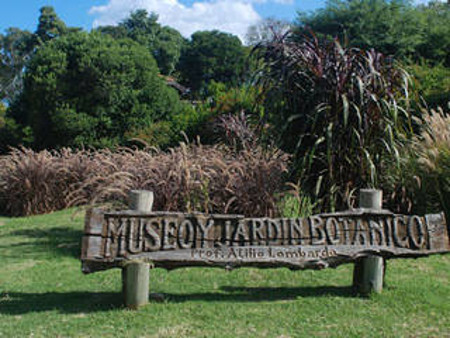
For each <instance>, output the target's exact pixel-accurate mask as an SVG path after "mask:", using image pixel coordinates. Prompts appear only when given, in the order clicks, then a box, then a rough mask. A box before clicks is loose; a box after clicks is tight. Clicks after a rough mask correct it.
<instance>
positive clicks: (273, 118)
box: [256, 35, 415, 210]
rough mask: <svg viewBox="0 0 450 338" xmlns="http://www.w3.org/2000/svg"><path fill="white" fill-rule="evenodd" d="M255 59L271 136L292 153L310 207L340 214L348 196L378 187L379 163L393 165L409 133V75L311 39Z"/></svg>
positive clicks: (367, 55)
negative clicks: (311, 202)
mask: <svg viewBox="0 0 450 338" xmlns="http://www.w3.org/2000/svg"><path fill="white" fill-rule="evenodd" d="M256 52H259V53H260V55H261V57H262V58H263V59H264V60H265V61H266V66H265V68H263V69H262V70H261V72H260V76H261V78H260V84H261V85H262V86H263V87H264V88H265V91H266V101H265V104H266V108H265V112H266V116H265V119H266V120H267V121H268V122H269V124H270V129H269V133H270V135H272V137H275V138H278V144H279V145H280V146H281V147H282V149H284V150H285V151H288V152H290V153H293V154H295V158H296V163H297V164H296V168H297V175H298V176H299V177H300V178H301V180H302V189H304V191H305V193H307V194H309V195H310V196H312V197H314V201H315V202H316V203H317V204H316V205H317V207H319V208H321V210H324V209H331V210H334V209H346V208H347V203H348V202H349V199H350V197H351V196H352V193H353V191H354V190H356V189H358V188H364V187H375V186H377V184H378V180H379V177H380V176H382V175H383V170H384V164H383V163H384V162H385V161H396V160H397V159H398V153H399V149H401V147H402V146H403V145H404V143H405V142H406V138H408V137H410V136H411V135H412V134H413V131H414V128H415V127H414V119H413V116H412V115H413V113H412V112H411V110H410V107H409V100H408V83H409V77H408V74H407V73H406V72H405V71H403V70H402V69H400V68H398V67H397V66H396V65H395V64H394V63H392V62H391V61H390V60H389V59H385V58H384V57H383V55H381V54H379V53H376V52H374V51H368V52H361V51H359V50H355V49H346V48H343V47H342V46H341V45H340V44H339V43H338V41H328V40H319V39H317V38H316V37H315V36H314V35H310V36H304V37H303V40H301V41H300V42H292V41H291V40H289V39H283V38H281V39H278V40H274V41H272V42H270V43H268V44H263V45H260V46H259V47H258V49H257V50H256ZM319 202H320V203H319Z"/></svg>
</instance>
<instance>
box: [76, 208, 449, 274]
mask: <svg viewBox="0 0 450 338" xmlns="http://www.w3.org/2000/svg"><path fill="white" fill-rule="evenodd" d="M86 217H87V221H86V227H85V238H84V240H83V248H82V262H83V271H84V272H85V273H90V272H95V271H98V270H104V269H108V268H112V267H121V266H122V265H123V264H124V263H125V262H129V261H130V260H144V261H147V262H150V263H152V264H153V265H154V266H157V267H163V268H167V269H173V268H177V267H182V266H220V267H225V268H236V267H240V266H258V267H277V266H285V267H289V268H292V269H309V268H314V269H320V268H325V267H336V266H338V265H340V264H344V263H350V262H355V261H357V260H358V259H361V258H362V257H368V256H370V255H374V254H375V255H379V256H382V257H384V258H388V259H390V258H403V257H420V256H426V255H430V254H436V253H447V252H450V239H449V231H448V227H447V224H446V220H445V217H444V214H443V213H441V214H435V215H426V216H424V217H421V216H415V215H411V216H404V215H395V214H393V213H391V212H389V211H387V210H372V209H355V210H351V211H347V212H341V213H335V214H322V215H315V216H312V217H308V218H292V219H286V218H280V219H269V218H244V217H243V216H240V215H205V214H183V213H165V212H151V213H143V212H137V211H124V212H102V211H99V210H96V209H94V210H92V211H90V212H89V213H88V214H87V216H86Z"/></svg>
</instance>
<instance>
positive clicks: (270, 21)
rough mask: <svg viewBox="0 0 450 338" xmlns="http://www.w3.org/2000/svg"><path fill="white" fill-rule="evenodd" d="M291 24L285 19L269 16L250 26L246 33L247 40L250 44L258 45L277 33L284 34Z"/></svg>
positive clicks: (269, 39)
mask: <svg viewBox="0 0 450 338" xmlns="http://www.w3.org/2000/svg"><path fill="white" fill-rule="evenodd" d="M290 26H291V24H290V23H289V22H286V21H284V20H279V19H275V18H267V19H263V20H261V21H260V22H259V23H258V24H256V25H252V26H250V27H249V28H248V30H247V34H246V35H245V42H246V44H247V45H249V46H254V45H257V44H258V43H260V42H267V41H271V40H272V39H273V38H274V36H276V35H283V34H285V33H286V32H287V31H288V30H289V29H290Z"/></svg>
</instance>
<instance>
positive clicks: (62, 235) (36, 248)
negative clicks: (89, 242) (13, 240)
mask: <svg viewBox="0 0 450 338" xmlns="http://www.w3.org/2000/svg"><path fill="white" fill-rule="evenodd" d="M9 236H20V237H24V238H25V239H26V240H27V241H24V242H22V243H17V244H10V245H7V246H0V249H2V248H4V249H6V250H8V251H9V252H8V253H7V256H9V257H23V256H24V255H28V254H30V255H33V256H34V257H36V256H37V255H39V254H45V253H47V254H56V255H60V256H70V257H75V258H79V257H80V252H81V238H82V236H83V233H82V231H81V230H75V229H73V228H69V227H65V228H62V227H54V228H51V229H24V230H17V231H13V232H11V233H10V234H9Z"/></svg>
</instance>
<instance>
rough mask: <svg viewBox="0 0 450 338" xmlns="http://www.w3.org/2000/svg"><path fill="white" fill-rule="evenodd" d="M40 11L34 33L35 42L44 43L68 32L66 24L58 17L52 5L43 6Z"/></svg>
mask: <svg viewBox="0 0 450 338" xmlns="http://www.w3.org/2000/svg"><path fill="white" fill-rule="evenodd" d="M40 12H41V15H40V16H39V23H38V26H37V29H36V33H35V38H36V42H37V44H44V43H45V42H47V41H49V40H51V39H54V38H57V37H60V36H62V35H64V34H66V33H67V32H68V28H67V26H66V24H65V23H64V22H63V21H62V20H61V19H60V18H59V17H58V15H57V14H56V13H55V10H54V9H53V7H51V6H44V7H42V8H41V9H40Z"/></svg>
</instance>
